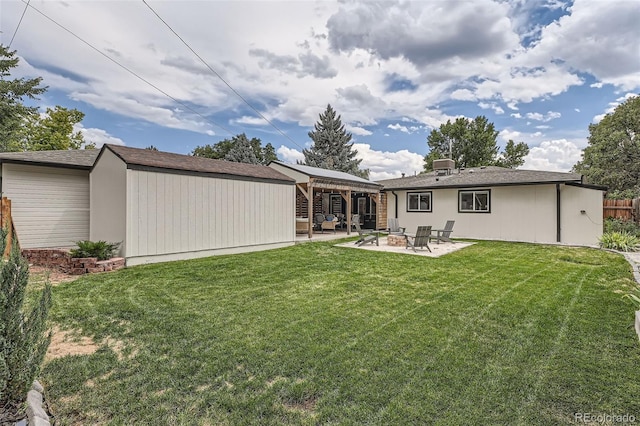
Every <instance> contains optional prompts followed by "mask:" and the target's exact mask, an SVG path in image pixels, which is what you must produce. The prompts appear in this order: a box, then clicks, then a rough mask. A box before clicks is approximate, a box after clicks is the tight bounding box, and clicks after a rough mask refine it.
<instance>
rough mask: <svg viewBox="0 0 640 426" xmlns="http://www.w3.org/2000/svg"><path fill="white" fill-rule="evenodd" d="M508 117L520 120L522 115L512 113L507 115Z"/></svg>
mask: <svg viewBox="0 0 640 426" xmlns="http://www.w3.org/2000/svg"><path fill="white" fill-rule="evenodd" d="M509 115H510V116H511V117H513V118H522V115H520V113H519V112H514V113H512V114H509Z"/></svg>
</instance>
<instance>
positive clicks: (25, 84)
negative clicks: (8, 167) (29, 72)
mask: <svg viewBox="0 0 640 426" xmlns="http://www.w3.org/2000/svg"><path fill="white" fill-rule="evenodd" d="M18 63H19V59H18V58H17V57H16V52H15V51H10V50H9V49H8V48H7V47H6V46H3V45H0V152H4V151H45V150H55V149H80V148H83V147H84V148H94V147H95V145H93V144H86V143H85V141H84V138H83V136H82V133H81V132H78V131H75V132H74V129H73V127H74V125H76V124H78V123H80V122H81V121H82V119H83V118H84V114H83V113H82V112H80V111H78V110H77V109H67V108H63V107H61V106H56V107H55V108H47V111H46V112H45V113H44V114H39V113H38V107H36V106H26V105H25V101H27V100H37V99H38V95H41V94H43V93H44V92H46V90H47V88H46V87H42V86H40V83H41V82H42V78H40V77H38V78H32V79H25V78H14V79H10V76H11V69H12V68H15V67H17V66H18Z"/></svg>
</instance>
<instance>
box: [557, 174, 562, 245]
mask: <svg viewBox="0 0 640 426" xmlns="http://www.w3.org/2000/svg"><path fill="white" fill-rule="evenodd" d="M556 242H558V243H559V242H561V238H560V184H559V183H556Z"/></svg>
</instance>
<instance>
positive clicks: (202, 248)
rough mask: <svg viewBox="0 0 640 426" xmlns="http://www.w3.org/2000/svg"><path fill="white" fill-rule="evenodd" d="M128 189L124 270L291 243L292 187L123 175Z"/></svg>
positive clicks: (149, 174) (132, 172)
mask: <svg viewBox="0 0 640 426" xmlns="http://www.w3.org/2000/svg"><path fill="white" fill-rule="evenodd" d="M127 188H128V190H127V197H128V199H127V205H128V211H127V238H126V240H127V253H126V256H127V258H128V260H127V263H128V264H137V263H146V262H150V261H157V260H153V257H154V256H155V257H157V259H160V260H172V259H185V258H189V257H199V256H208V255H211V254H215V251H216V250H226V251H228V252H229V250H231V251H233V252H235V251H234V250H236V251H247V250H248V249H249V248H251V247H264V246H268V245H282V244H284V245H288V244H293V243H294V242H295V205H294V202H295V192H294V191H295V187H294V186H293V185H281V184H274V183H264V182H253V181H243V180H233V179H218V178H210V177H201V176H188V175H179V174H169V173H158V172H149V171H139V170H127ZM242 248H247V250H242ZM131 258H139V259H138V260H136V259H131Z"/></svg>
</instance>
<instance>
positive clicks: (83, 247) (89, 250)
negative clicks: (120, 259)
mask: <svg viewBox="0 0 640 426" xmlns="http://www.w3.org/2000/svg"><path fill="white" fill-rule="evenodd" d="M76 245H77V246H78V248H77V249H73V250H71V257H97V258H98V260H107V259H111V258H112V257H114V256H115V254H116V253H117V251H118V248H119V247H120V243H108V242H106V241H77V242H76Z"/></svg>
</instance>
